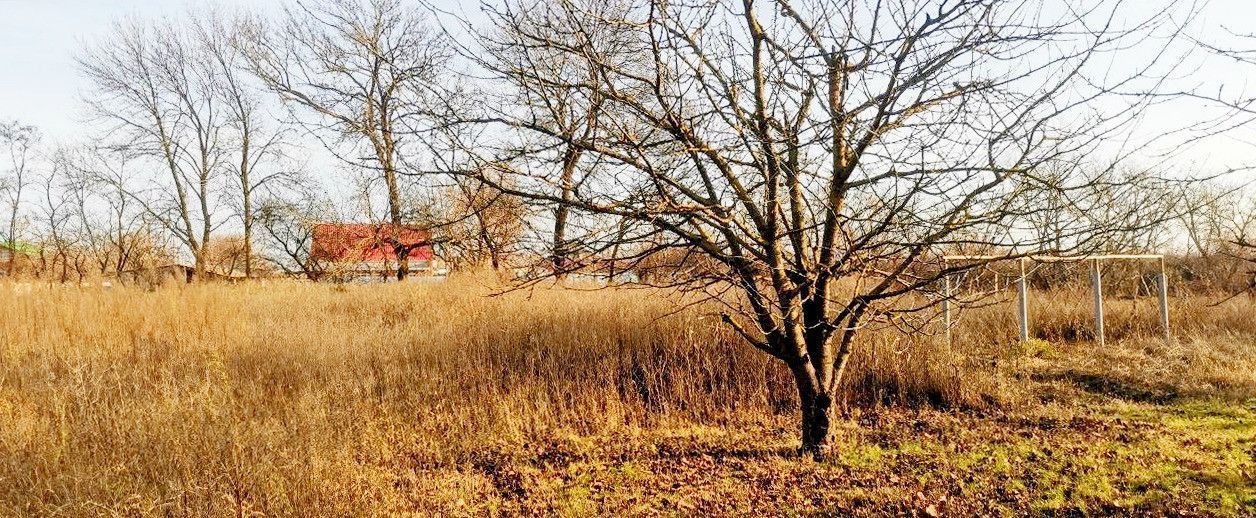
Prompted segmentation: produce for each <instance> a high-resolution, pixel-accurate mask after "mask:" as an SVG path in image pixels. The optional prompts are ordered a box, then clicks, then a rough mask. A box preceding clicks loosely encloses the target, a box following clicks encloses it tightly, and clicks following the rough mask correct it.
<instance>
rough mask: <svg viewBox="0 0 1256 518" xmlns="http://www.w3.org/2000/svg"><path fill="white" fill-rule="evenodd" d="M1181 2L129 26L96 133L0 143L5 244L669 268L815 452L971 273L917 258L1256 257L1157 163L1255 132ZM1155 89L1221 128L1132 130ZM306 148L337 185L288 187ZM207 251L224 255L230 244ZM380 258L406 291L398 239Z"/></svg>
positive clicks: (1157, 99)
mask: <svg viewBox="0 0 1256 518" xmlns="http://www.w3.org/2000/svg"><path fill="white" fill-rule="evenodd" d="M1176 4H1177V3H1176V2H1168V1H1166V2H1164V5H1159V6H1157V7H1156V8H1151V7H1149V6H1147V5H1145V4H1144V3H1140V4H1139V5H1138V6H1131V5H1128V3H1126V2H1119V1H1095V2H1086V3H1085V5H1074V4H1073V3H1071V2H1066V1H1062V0H1061V1H1056V0H947V1H933V0H928V1H926V0H893V1H873V0H867V1H864V0H853V1H848V0H811V1H808V2H795V1H791V0H742V1H740V2H732V3H730V2H671V1H661V0H660V1H647V2H626V1H625V2H619V1H610V2H607V1H592V0H503V1H500V2H492V3H485V4H484V5H483V6H482V8H481V10H480V12H481V14H480V18H477V19H475V20H472V19H469V18H465V17H463V16H461V15H460V14H459V13H450V12H444V11H441V10H440V9H438V8H436V7H434V6H431V5H427V4H425V3H422V2H420V1H418V0H415V1H412V2H408V1H405V0H317V1H302V2H295V3H293V4H291V5H289V7H287V8H286V9H285V10H284V11H283V13H282V15H281V16H279V17H277V18H274V19H266V18H261V17H247V16H245V17H240V16H235V17H232V16H226V15H224V14H222V13H218V12H207V13H193V14H189V15H188V16H187V17H186V19H184V20H181V21H178V22H174V21H169V20H163V21H141V20H130V21H125V22H121V23H118V24H117V25H116V26H115V27H114V30H113V32H112V34H111V35H110V36H109V37H108V38H106V39H104V40H101V41H99V42H96V43H95V44H93V45H92V46H90V47H89V48H87V49H85V50H84V51H83V52H82V53H81V55H80V56H79V63H80V68H81V70H82V73H83V75H84V77H85V78H87V79H88V80H89V81H90V87H89V94H88V95H87V99H86V105H87V107H88V111H89V113H90V115H91V117H92V121H93V125H92V127H93V128H94V129H95V133H94V134H93V135H92V138H91V139H90V143H89V144H87V145H83V146H79V147H75V148H65V149H58V150H56V151H53V152H49V153H47V156H46V157H45V159H44V160H43V167H44V170H45V172H46V175H45V176H42V177H40V176H39V175H38V174H32V173H31V172H30V169H29V166H28V165H27V164H28V163H29V162H28V157H30V156H31V153H32V150H33V149H34V148H35V143H36V141H37V139H36V137H35V133H34V132H33V130H30V129H29V128H25V127H21V126H17V125H6V126H4V127H3V132H2V133H0V137H2V138H3V142H4V143H6V145H7V146H8V147H7V150H8V153H9V157H10V159H11V160H10V162H11V163H12V165H11V167H10V170H11V171H12V172H10V173H9V175H8V176H7V177H6V178H8V179H10V181H9V182H7V183H5V184H4V193H5V194H6V198H4V199H5V201H6V202H8V203H7V205H6V208H7V209H8V216H9V217H8V221H7V223H8V226H7V234H6V236H5V238H6V240H7V241H8V242H9V243H10V244H12V243H16V242H17V241H19V240H20V238H21V235H20V234H19V231H20V228H22V227H23V226H24V225H23V224H22V221H29V223H30V224H29V227H30V228H31V229H32V231H31V232H30V235H31V238H34V236H35V234H37V233H38V234H41V236H42V237H40V239H39V241H40V242H41V243H43V248H44V249H45V250H49V251H51V252H50V253H51V254H53V256H54V259H53V260H52V262H53V263H56V264H59V265H61V266H60V271H61V274H60V277H61V278H66V277H67V276H68V274H69V272H70V271H72V270H75V271H77V270H80V269H84V268H87V265H88V264H91V266H92V267H93V268H97V269H98V270H99V271H100V272H106V271H113V272H115V273H119V272H123V271H125V270H127V269H128V268H130V267H131V265H132V264H134V263H137V262H142V261H145V260H150V259H144V257H151V256H153V255H155V254H166V255H168V256H187V257H191V258H192V262H193V264H194V275H195V276H196V277H201V276H204V275H205V274H206V273H207V272H208V271H210V270H211V269H213V268H214V263H215V261H221V257H223V256H229V257H232V258H237V257H238V258H241V261H240V262H241V263H242V268H243V271H244V274H245V275H246V276H253V275H254V274H255V271H256V267H255V263H254V257H255V255H257V256H262V257H266V258H267V259H268V261H267V262H268V264H270V265H272V266H274V267H276V268H279V269H281V270H283V271H285V272H288V273H293V274H301V275H305V276H307V277H311V278H315V277H316V276H317V275H316V270H317V269H318V268H320V265H318V264H315V263H314V262H313V261H312V259H311V258H310V254H309V250H310V246H311V243H310V241H311V239H312V235H311V225H312V223H314V222H316V221H320V220H330V219H353V218H368V219H371V220H372V221H377V222H380V223H388V224H393V225H421V226H423V227H424V228H426V229H428V230H429V231H430V232H431V234H432V236H433V244H435V245H436V246H437V247H438V250H439V252H440V253H441V255H443V256H444V257H446V258H447V259H448V260H449V261H450V262H451V263H452V264H454V265H456V266H460V267H461V266H468V267H469V266H472V265H478V264H489V265H491V266H492V267H494V268H499V269H514V268H517V267H518V266H519V264H520V263H519V261H521V260H522V261H525V262H528V263H530V264H532V265H533V266H534V267H533V268H531V270H530V271H531V272H533V273H534V274H536V276H537V277H562V276H564V275H566V274H568V273H569V272H575V271H582V272H590V271H592V272H601V273H602V274H606V273H607V272H624V271H632V270H635V271H643V268H645V266H647V265H648V267H649V268H650V269H660V268H661V269H670V271H671V274H668V275H650V276H648V277H647V276H644V275H638V276H637V278H636V279H635V280H636V281H638V282H647V283H652V284H656V285H662V286H666V287H673V288H677V289H681V290H684V291H686V292H692V293H705V294H706V295H708V300H710V301H713V302H714V303H716V304H720V305H722V307H723V310H722V315H721V317H722V320H723V322H724V323H725V324H726V325H727V326H729V327H730V328H731V329H732V330H734V331H735V332H736V334H737V335H739V336H740V337H741V338H742V339H744V340H745V342H746V343H747V344H749V345H750V346H753V347H755V348H758V349H760V350H762V351H763V352H764V353H766V354H768V355H770V356H771V357H773V358H775V359H777V360H779V361H781V362H782V363H783V365H785V366H786V367H787V368H788V369H789V370H790V371H791V372H792V373H793V374H794V377H795V380H796V381H797V386H798V392H799V398H800V405H801V410H802V426H801V431H800V435H801V442H802V446H803V450H805V451H807V452H809V453H814V454H817V455H822V454H823V453H824V452H825V451H826V450H827V448H828V444H829V437H830V434H831V432H830V428H831V427H830V422H831V420H832V418H833V414H834V412H835V407H836V402H837V401H838V400H839V399H840V387H841V384H842V377H843V372H844V370H845V367H846V365H847V364H848V363H849V361H850V357H851V355H852V354H853V351H854V350H855V349H854V347H853V344H854V343H855V340H856V339H857V337H858V336H859V335H860V333H861V332H862V331H863V330H865V329H869V328H873V327H877V326H909V327H910V326H912V325H914V324H913V323H912V322H913V319H919V318H923V317H924V316H927V315H928V314H929V311H931V309H932V308H933V307H934V306H935V305H936V304H938V303H939V302H940V301H941V300H942V299H943V298H944V296H943V295H942V294H941V293H939V291H938V285H939V279H940V277H941V276H942V275H946V274H952V273H957V272H959V271H962V270H963V269H967V268H974V267H977V266H980V264H964V265H951V266H949V267H947V268H939V267H938V265H939V264H940V263H941V261H940V257H941V256H942V255H945V254H948V253H980V254H986V255H995V256H998V257H1001V258H1005V259H1012V258H1017V257H1021V256H1023V255H1026V254H1030V253H1056V254H1088V253H1095V252H1116V251H1122V252H1127V251H1143V250H1148V251H1152V250H1161V249H1164V248H1166V247H1170V246H1176V245H1179V244H1180V245H1182V246H1186V247H1189V248H1190V251H1192V252H1193V253H1195V254H1199V255H1202V256H1211V255H1217V254H1229V255H1233V256H1237V257H1252V252H1251V249H1252V248H1253V247H1254V242H1256V210H1254V207H1253V206H1254V205H1256V204H1254V203H1253V199H1252V191H1251V190H1250V188H1245V187H1244V185H1242V183H1243V179H1244V178H1250V176H1245V175H1246V174H1247V173H1241V174H1238V175H1233V174H1232V175H1229V176H1225V177H1223V178H1222V179H1221V180H1217V181H1200V180H1192V179H1187V178H1184V177H1182V176H1181V175H1175V174H1170V173H1168V172H1166V171H1172V170H1173V168H1174V166H1175V164H1174V162H1173V160H1174V159H1175V157H1176V156H1178V155H1177V154H1176V153H1177V152H1178V151H1180V150H1181V149H1182V148H1183V147H1184V146H1185V145H1186V144H1188V143H1193V142H1197V141H1199V140H1201V139H1203V138H1205V137H1206V136H1208V135H1211V134H1215V133H1217V132H1219V131H1221V130H1222V129H1227V128H1234V127H1235V126H1236V125H1237V124H1236V122H1235V121H1236V120H1240V119H1241V117H1243V116H1245V115H1251V114H1253V113H1256V110H1253V106H1256V105H1253V102H1256V101H1253V100H1252V99H1250V98H1243V97H1238V98H1224V97H1222V96H1220V95H1219V94H1217V95H1203V94H1200V93H1198V92H1199V91H1202V90H1193V89H1186V90H1182V89H1177V88H1174V87H1172V86H1170V84H1169V83H1170V81H1171V79H1172V77H1173V75H1174V72H1175V71H1177V70H1180V69H1182V68H1183V67H1189V66H1191V65H1192V63H1194V62H1195V61H1194V60H1196V59H1198V56H1199V55H1200V54H1201V53H1203V54H1205V55H1207V54H1209V53H1216V54H1221V55H1225V56H1230V57H1231V58H1233V59H1236V60H1239V61H1246V62H1248V63H1249V64H1254V65H1256V63H1252V59H1251V54H1250V52H1247V51H1242V50H1226V49H1219V48H1217V47H1215V46H1209V45H1207V44H1204V43H1202V39H1201V38H1200V37H1199V35H1196V34H1193V33H1191V31H1192V28H1193V27H1194V23H1195V17H1196V16H1197V14H1198V11H1197V9H1196V8H1195V6H1190V5H1185V6H1184V5H1176ZM1201 49H1202V50H1201ZM1179 100H1181V101H1190V102H1208V103H1211V105H1212V106H1216V107H1219V108H1220V111H1219V112H1216V113H1215V114H1213V115H1209V116H1207V117H1201V118H1200V119H1198V120H1191V121H1180V124H1179V125H1177V126H1172V127H1168V126H1165V127H1161V128H1160V129H1159V131H1158V132H1157V133H1156V134H1155V135H1152V136H1140V134H1139V133H1137V132H1135V131H1133V129H1132V128H1136V127H1138V125H1139V123H1140V122H1141V121H1143V120H1144V119H1146V118H1147V116H1148V114H1150V113H1152V112H1153V110H1155V109H1156V108H1157V107H1158V106H1161V105H1164V104H1166V103H1170V102H1174V101H1179ZM303 143H304V144H307V145H308V144H309V143H314V144H315V145H314V146H307V147H303V146H302V144H303ZM1150 149H1155V150H1156V151H1155V152H1154V153H1149V152H1148V150H1150ZM311 150H320V152H326V153H327V154H328V155H329V156H330V157H332V160H331V163H332V164H334V165H332V166H328V165H326V164H318V165H317V166H316V167H317V168H319V169H329V170H328V171H311V169H312V168H313V167H312V166H311V165H310V164H311V162H310V161H309V160H307V159H305V158H304V156H305V155H308V154H309V153H310V152H311ZM333 173H334V174H333ZM1236 177H1237V178H1238V179H1239V180H1238V181H1237V183H1235V180H1234V178H1236ZM36 178H38V179H36ZM332 179H334V180H335V181H337V182H340V183H341V184H342V185H343V184H345V183H352V184H353V185H355V186H356V188H355V189H354V191H355V197H356V199H357V201H358V203H357V205H356V208H354V209H352V210H350V209H346V207H347V206H348V204H346V203H344V202H343V201H342V200H338V199H336V197H335V196H332V195H329V194H328V193H327V192H326V190H325V189H324V187H323V186H325V185H328V181H329V180H332ZM1227 182H1228V183H1227ZM36 184H39V185H36ZM381 184H382V187H381ZM36 192H38V193H41V194H39V195H36V194H34V193H36ZM39 196H42V199H40V198H39ZM381 202H382V203H381ZM23 207H29V210H28V214H29V216H28V220H23V219H21V217H19V212H21V211H22V208H23ZM376 207H381V209H380V210H379V211H377V210H376ZM36 220H38V222H36ZM35 228H38V229H40V230H39V232H35V231H34V229H35ZM227 228H239V229H242V233H243V235H242V236H241V237H240V246H238V247H233V250H236V252H232V253H225V254H224V253H223V252H222V251H221V250H220V249H221V248H222V247H218V249H216V248H215V243H218V242H221V237H222V236H223V235H224V234H226V233H227V231H226V230H224V229H227ZM1179 235H1185V236H1186V240H1185V241H1184V242H1183V240H1181V239H1179V237H1178V236H1179ZM255 240H256V241H258V243H255ZM259 243H260V249H262V253H260V254H259V253H258V252H257V250H258V248H259ZM390 244H391V245H392V246H393V247H394V250H395V252H396V254H397V257H398V258H399V259H400V261H399V263H400V264H399V266H398V268H397V271H396V277H397V278H398V279H404V278H405V277H406V276H407V274H408V272H409V268H408V264H407V263H408V261H407V257H408V256H409V255H410V254H411V253H412V252H413V249H414V245H413V244H407V243H401V242H395V243H390ZM76 251H82V252H83V253H82V255H76V254H79V252H76ZM144 254H148V255H147V256H145V255H144ZM10 257H12V255H11V256H10ZM216 258H217V259H216ZM232 261H233V262H234V259H232ZM234 267H235V266H234V265H232V266H231V268H234ZM9 269H10V272H12V269H13V261H12V260H10V262H9ZM909 295H910V296H914V297H915V298H912V299H911V300H913V303H912V304H905V303H904V300H906V299H905V298H906V297H907V296H909Z"/></svg>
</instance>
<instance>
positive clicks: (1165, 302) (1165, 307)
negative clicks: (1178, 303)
mask: <svg viewBox="0 0 1256 518" xmlns="http://www.w3.org/2000/svg"><path fill="white" fill-rule="evenodd" d="M1158 280H1159V281H1160V282H1159V284H1160V286H1159V288H1160V328H1161V329H1163V330H1164V343H1165V344H1168V345H1171V344H1173V332H1172V331H1170V330H1169V278H1168V276H1166V275H1165V271H1164V258H1163V257H1162V258H1160V276H1159V277H1158Z"/></svg>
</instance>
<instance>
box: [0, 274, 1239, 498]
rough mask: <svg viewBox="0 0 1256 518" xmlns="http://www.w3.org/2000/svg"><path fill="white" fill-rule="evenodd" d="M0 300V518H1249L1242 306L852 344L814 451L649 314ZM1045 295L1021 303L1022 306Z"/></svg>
mask: <svg viewBox="0 0 1256 518" xmlns="http://www.w3.org/2000/svg"><path fill="white" fill-rule="evenodd" d="M22 291H24V292H23V293H17V292H16V291H15V290H14V289H13V287H12V286H0V293H3V296H0V515H6V516H7V515H17V516H47V515H54V516H102V515H104V516H110V515H112V516H153V515H174V516H226V515H234V516H285V515H286V516H292V515H297V516H310V515H330V516H345V515H354V516H357V515H397V514H402V515H404V514H419V515H427V514H439V515H444V516H462V515H477V516H478V515H517V514H556V515H570V516H583V515H591V514H630V515H641V514H647V515H653V514H662V515H740V514H745V513H749V512H762V513H767V514H771V515H781V514H783V515H799V514H801V515H809V514H835V515H847V514H854V515H883V514H918V515H954V516H964V515H970V514H974V513H976V514H993V515H1021V514H1026V513H1035V514H1037V513H1040V514H1049V515H1050V514H1056V515H1073V514H1149V515H1162V514H1187V515H1221V516H1236V515H1238V516H1241V515H1253V514H1256V459H1254V457H1256V301H1253V299H1251V298H1238V299H1234V300H1231V301H1229V302H1228V303H1226V304H1224V305H1221V306H1218V307H1209V306H1208V304H1207V301H1205V300H1203V299H1199V300H1196V299H1186V298H1181V299H1175V300H1174V301H1173V320H1174V325H1175V327H1176V335H1177V337H1178V340H1177V343H1176V344H1174V345H1172V346H1166V345H1165V344H1164V343H1163V342H1161V341H1160V340H1159V339H1158V338H1157V336H1158V334H1157V333H1158V331H1157V330H1156V325H1157V324H1156V313H1155V303H1154V300H1143V299H1140V300H1132V301H1131V300H1110V301H1109V315H1108V326H1109V333H1108V336H1109V343H1108V346H1107V347H1106V348H1103V349H1102V350H1100V349H1099V348H1098V347H1096V346H1095V345H1094V344H1093V343H1091V342H1089V341H1088V336H1089V331H1088V329H1089V326H1090V320H1089V318H1090V317H1089V311H1090V308H1089V304H1088V300H1089V298H1088V297H1089V295H1088V294H1087V293H1086V292H1084V291H1078V292H1058V293H1052V294H1036V301H1035V304H1034V306H1033V309H1032V311H1033V313H1034V318H1035V321H1036V332H1037V334H1038V335H1039V336H1041V337H1042V338H1043V340H1038V341H1033V342H1032V343H1030V344H1025V345H1021V346H1016V345H1012V344H1014V343H1015V339H1014V336H1015V332H1016V331H1015V320H1014V315H1013V313H1012V308H1011V306H1010V305H1008V304H1004V305H998V306H993V307H989V308H986V309H981V310H973V311H970V312H968V313H966V314H965V315H964V316H963V318H962V319H961V321H960V328H959V329H958V330H957V331H956V334H955V342H954V343H955V345H954V346H953V347H949V348H948V347H946V346H945V345H944V344H942V343H941V342H940V340H939V339H938V338H937V337H929V336H907V335H903V334H900V333H897V332H892V331H888V330H885V331H877V332H872V333H869V334H866V335H864V338H863V340H862V341H861V343H860V344H859V347H860V348H861V350H860V352H859V355H858V359H857V360H856V361H855V363H854V364H853V365H852V366H851V367H850V369H851V370H850V373H849V375H848V378H847V380H848V385H849V390H848V391H847V393H848V394H849V397H848V399H847V401H845V402H844V407H843V408H844V410H843V419H841V420H840V422H839V424H838V426H839V433H838V439H837V441H838V452H839V453H838V454H837V456H836V457H835V458H833V459H831V460H828V461H825V462H815V461H812V460H807V459H800V458H798V457H796V456H794V455H792V451H793V449H794V448H795V447H796V446H797V438H796V437H797V433H796V430H795V426H796V424H795V423H796V419H797V417H796V412H795V410H794V407H795V403H794V399H795V393H794V387H793V382H792V381H791V380H790V378H789V376H788V373H787V372H785V371H784V369H782V368H779V367H778V366H776V365H774V364H772V363H771V362H769V361H768V359H767V357H766V356H765V355H762V354H759V353H757V352H756V351H754V350H753V349H751V348H749V347H746V346H743V345H741V344H739V343H737V342H736V341H735V340H734V339H733V337H732V336H731V335H729V334H727V333H726V332H724V331H722V330H721V329H720V328H719V326H718V322H717V320H715V319H712V318H710V317H709V316H708V315H706V314H705V313H704V312H703V311H702V308H700V307H699V308H690V309H686V310H682V311H677V309H678V308H677V305H676V303H675V302H676V301H675V300H674V299H673V298H671V297H669V296H668V294H666V293H662V292H657V291H645V290H630V289H616V290H606V291H598V292H588V291H579V290H563V289H553V288H549V289H534V290H529V291H520V292H513V293H509V294H506V295H502V296H497V297H486V296H485V295H486V294H488V293H489V292H490V291H491V289H490V288H488V287H485V286H483V284H482V283H480V282H479V281H476V280H474V279H471V280H467V279H463V280H458V279H454V280H450V281H448V282H446V283H441V284H422V283H412V284H407V285H379V286H333V285H313V284H299V283H264V284H247V285H235V286H226V285H205V286H186V287H183V286H176V287H171V288H168V289H162V290H157V291H153V292H146V291H138V290H129V289H112V290H100V289H80V288H64V287H59V286H52V287H45V286H36V287H34V288H32V289H30V290H22ZM1048 295H1049V296H1048Z"/></svg>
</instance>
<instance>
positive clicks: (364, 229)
mask: <svg viewBox="0 0 1256 518" xmlns="http://www.w3.org/2000/svg"><path fill="white" fill-rule="evenodd" d="M397 245H401V246H405V247H408V248H410V249H411V250H410V253H409V255H407V258H409V259H410V260H412V261H430V260H432V256H433V254H432V245H431V235H430V234H429V233H428V232H427V231H426V230H422V229H420V228H418V227H412V226H404V225H390V224H356V223H348V224H342V223H319V224H317V225H314V244H313V247H312V248H311V250H310V253H311V255H312V256H313V258H314V259H320V260H324V261H396V260H397V251H396V246H397Z"/></svg>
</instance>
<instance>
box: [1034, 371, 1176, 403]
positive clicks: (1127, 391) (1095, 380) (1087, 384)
mask: <svg viewBox="0 0 1256 518" xmlns="http://www.w3.org/2000/svg"><path fill="white" fill-rule="evenodd" d="M1032 379H1033V380H1034V381H1040V382H1060V381H1062V382H1067V383H1071V384H1073V385H1075V386H1077V387H1078V388H1080V389H1082V390H1084V391H1086V392H1089V393H1092V394H1102V395H1107V396H1112V397H1116V398H1120V399H1124V400H1127V401H1134V402H1139V403H1153V404H1157V405H1168V404H1172V403H1176V402H1178V401H1181V400H1182V398H1183V397H1185V396H1184V395H1183V394H1182V393H1181V391H1179V390H1178V389H1177V387H1174V386H1172V385H1169V384H1165V383H1146V382H1143V381H1132V380H1128V379H1122V378H1118V377H1114V376H1109V375H1104V374H1100V373H1095V372H1081V371H1075V370H1066V371H1062V372H1050V373H1041V374H1035V375H1033V377H1032Z"/></svg>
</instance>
